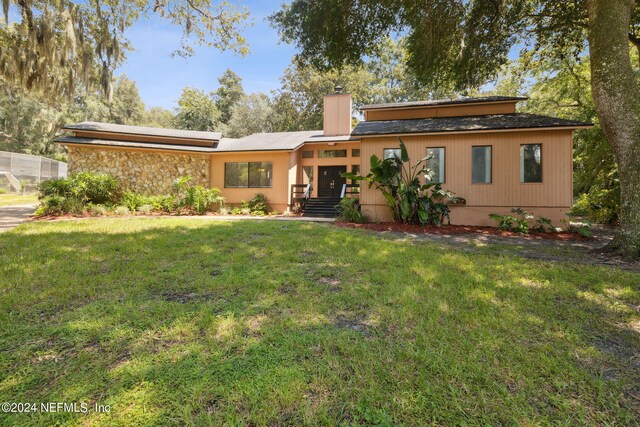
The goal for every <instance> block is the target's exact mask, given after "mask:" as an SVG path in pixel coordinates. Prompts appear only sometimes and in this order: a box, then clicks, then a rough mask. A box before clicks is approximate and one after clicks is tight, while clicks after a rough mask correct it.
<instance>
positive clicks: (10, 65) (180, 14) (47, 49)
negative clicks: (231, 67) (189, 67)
mask: <svg viewBox="0 0 640 427" xmlns="http://www.w3.org/2000/svg"><path fill="white" fill-rule="evenodd" d="M2 3H3V11H4V18H5V23H4V24H3V25H2V26H0V78H1V79H2V84H3V85H4V86H5V90H9V89H10V90H26V91H29V92H31V93H39V94H41V95H42V96H43V99H48V100H55V99H57V98H59V97H65V96H66V97H67V98H70V97H72V96H73V95H74V94H75V93H76V87H84V88H89V89H91V88H93V87H97V88H100V89H101V91H102V94H103V96H105V97H106V98H108V99H110V98H111V96H112V89H113V86H112V82H113V72H114V70H115V69H116V68H117V67H118V66H119V65H121V64H122V62H123V61H124V59H125V57H126V53H127V51H128V50H130V49H131V46H130V44H129V42H128V40H127V39H126V38H125V36H124V34H125V31H126V30H127V29H128V28H129V27H130V26H131V25H133V23H135V22H137V21H138V20H139V19H141V18H144V17H148V16H151V15H152V14H153V15H159V16H161V17H163V18H165V19H167V20H169V21H170V22H171V23H173V24H176V25H178V26H180V27H181V28H182V29H183V38H182V42H181V43H180V46H179V47H177V49H176V51H175V53H176V54H178V55H183V56H188V55H191V54H193V47H192V46H193V44H200V45H207V46H213V47H215V48H218V49H221V50H225V49H231V50H234V51H236V52H238V53H240V54H246V53H247V51H248V48H247V45H246V41H245V39H244V38H243V37H242V35H241V33H240V29H241V27H242V25H243V23H244V22H245V21H246V20H247V18H248V12H247V11H246V10H245V9H242V8H238V7H235V6H233V5H232V4H230V3H228V2H227V1H222V2H220V3H214V2H212V1H211V0H177V1H174V0H154V1H153V2H150V1H148V0H132V1H118V0H88V1H71V0H14V1H12V0H3V2H2ZM12 5H15V6H16V7H17V10H18V13H19V15H20V20H19V21H18V22H9V16H10V15H9V10H10V7H11V6H12Z"/></svg>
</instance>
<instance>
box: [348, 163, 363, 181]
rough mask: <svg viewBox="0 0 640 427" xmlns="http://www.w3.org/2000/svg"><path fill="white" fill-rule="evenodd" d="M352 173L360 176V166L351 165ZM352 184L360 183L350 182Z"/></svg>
mask: <svg viewBox="0 0 640 427" xmlns="http://www.w3.org/2000/svg"><path fill="white" fill-rule="evenodd" d="M351 173H352V174H354V175H360V165H351ZM349 183H350V184H357V183H358V181H354V180H350V181H349Z"/></svg>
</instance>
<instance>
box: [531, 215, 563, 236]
mask: <svg viewBox="0 0 640 427" xmlns="http://www.w3.org/2000/svg"><path fill="white" fill-rule="evenodd" d="M531 231H535V232H537V233H555V232H556V231H557V230H556V228H555V227H554V226H553V224H552V223H551V220H550V219H549V218H544V217H540V218H536V225H534V226H533V227H531Z"/></svg>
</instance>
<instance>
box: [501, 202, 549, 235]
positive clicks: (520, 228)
mask: <svg viewBox="0 0 640 427" xmlns="http://www.w3.org/2000/svg"><path fill="white" fill-rule="evenodd" d="M511 213H513V214H514V215H500V214H496V213H492V214H489V218H491V219H492V220H494V221H496V222H497V223H498V225H497V227H498V229H499V230H506V231H515V232H516V233H524V234H527V233H529V231H535V232H540V233H555V231H556V228H555V227H554V226H553V224H552V223H551V220H550V219H549V218H544V217H540V218H537V219H536V218H535V217H534V216H533V215H531V214H530V213H529V212H527V211H525V210H524V209H521V208H513V209H511ZM534 219H535V225H534V226H533V227H530V224H529V221H531V220H534Z"/></svg>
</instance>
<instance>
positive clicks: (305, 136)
mask: <svg viewBox="0 0 640 427" xmlns="http://www.w3.org/2000/svg"><path fill="white" fill-rule="evenodd" d="M323 135H324V134H323V132H322V131H320V130H314V131H302V132H275V133H256V134H253V135H249V136H245V137H244V138H237V139H235V138H222V139H220V141H219V142H217V143H216V144H214V145H213V146H212V147H200V146H196V145H183V144H180V145H178V144H166V143H152V142H137V141H117V140H111V139H93V138H80V137H76V136H64V137H61V138H58V139H56V141H55V142H58V143H61V144H82V145H93V146H103V147H131V148H153V149H158V150H171V151H189V152H196V153H228V152H239V151H292V150H295V149H296V148H298V147H300V146H301V145H302V144H304V143H305V142H327V141H336V142H346V141H349V140H350V137H349V136H337V137H325V136H323Z"/></svg>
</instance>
